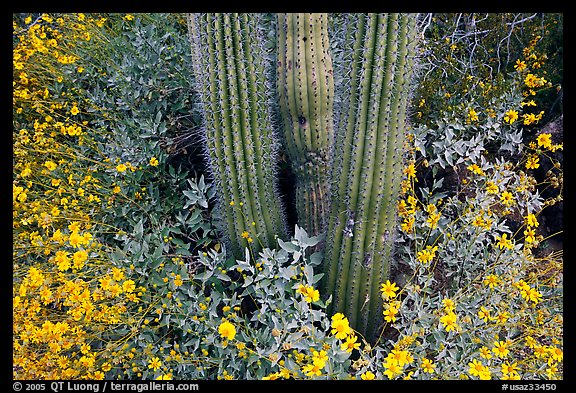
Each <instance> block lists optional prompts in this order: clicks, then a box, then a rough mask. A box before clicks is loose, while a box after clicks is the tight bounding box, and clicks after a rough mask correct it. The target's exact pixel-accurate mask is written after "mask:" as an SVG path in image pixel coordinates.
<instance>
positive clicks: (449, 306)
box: [442, 298, 456, 312]
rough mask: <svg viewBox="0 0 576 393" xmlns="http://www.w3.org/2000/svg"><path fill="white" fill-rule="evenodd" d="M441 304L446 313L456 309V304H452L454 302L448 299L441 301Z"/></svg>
mask: <svg viewBox="0 0 576 393" xmlns="http://www.w3.org/2000/svg"><path fill="white" fill-rule="evenodd" d="M442 304H443V305H444V310H446V312H451V311H454V310H455V309H456V303H454V300H452V299H450V298H445V299H442Z"/></svg>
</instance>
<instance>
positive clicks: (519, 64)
mask: <svg viewBox="0 0 576 393" xmlns="http://www.w3.org/2000/svg"><path fill="white" fill-rule="evenodd" d="M514 68H515V69H516V71H518V72H520V71H523V70H525V69H526V62H524V61H522V60H520V59H518V60H516V64H514Z"/></svg>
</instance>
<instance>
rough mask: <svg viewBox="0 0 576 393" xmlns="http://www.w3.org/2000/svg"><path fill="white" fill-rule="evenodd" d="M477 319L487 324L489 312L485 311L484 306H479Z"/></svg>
mask: <svg viewBox="0 0 576 393" xmlns="http://www.w3.org/2000/svg"><path fill="white" fill-rule="evenodd" d="M478 318H480V319H481V320H483V321H484V322H488V321H489V320H490V310H488V309H486V307H484V306H481V307H480V310H478Z"/></svg>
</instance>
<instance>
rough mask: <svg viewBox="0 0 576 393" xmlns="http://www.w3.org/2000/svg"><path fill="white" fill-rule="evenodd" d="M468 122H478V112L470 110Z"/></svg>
mask: <svg viewBox="0 0 576 393" xmlns="http://www.w3.org/2000/svg"><path fill="white" fill-rule="evenodd" d="M468 120H469V121H471V122H472V121H478V112H476V111H475V110H474V109H472V108H470V110H468Z"/></svg>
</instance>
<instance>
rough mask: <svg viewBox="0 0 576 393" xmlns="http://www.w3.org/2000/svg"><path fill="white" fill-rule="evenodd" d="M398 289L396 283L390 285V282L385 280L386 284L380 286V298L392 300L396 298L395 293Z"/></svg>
mask: <svg viewBox="0 0 576 393" xmlns="http://www.w3.org/2000/svg"><path fill="white" fill-rule="evenodd" d="M398 289H400V288H398V287H397V286H396V283H393V282H392V283H391V282H390V280H386V283H384V284H382V288H380V292H382V296H384V298H386V299H392V298H394V297H396V291H397V290H398Z"/></svg>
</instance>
